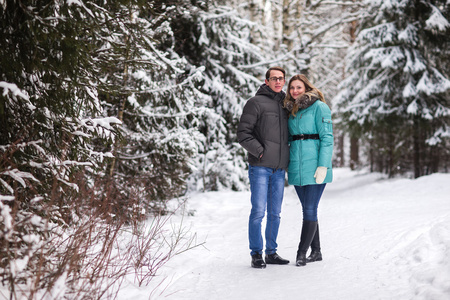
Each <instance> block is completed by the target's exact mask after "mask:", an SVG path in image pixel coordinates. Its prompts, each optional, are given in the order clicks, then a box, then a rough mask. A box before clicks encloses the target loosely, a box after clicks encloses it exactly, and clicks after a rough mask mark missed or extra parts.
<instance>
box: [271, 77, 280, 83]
mask: <svg viewBox="0 0 450 300" xmlns="http://www.w3.org/2000/svg"><path fill="white" fill-rule="evenodd" d="M269 80H270V81H279V82H283V81H284V77H270V78H269Z"/></svg>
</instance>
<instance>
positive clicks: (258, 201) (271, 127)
mask: <svg viewBox="0 0 450 300" xmlns="http://www.w3.org/2000/svg"><path fill="white" fill-rule="evenodd" d="M285 75H286V72H285V70H284V69H282V68H280V67H271V68H270V69H269V70H268V71H267V72H266V80H265V83H264V84H263V85H261V86H260V88H259V89H258V91H257V92H256V95H255V96H254V97H252V98H250V99H249V100H248V101H247V103H246V104H245V106H244V110H243V113H242V116H241V119H240V121H239V125H238V131H237V137H238V140H239V143H240V144H241V145H242V146H243V147H244V148H245V149H246V150H247V151H248V163H249V166H248V176H249V179H250V190H251V203H252V209H251V212H250V218H249V224H248V236H249V242H250V250H251V252H250V254H251V256H252V261H251V266H252V267H253V268H261V269H262V268H265V267H266V264H282V265H283V264H288V263H289V261H288V260H286V259H283V258H281V257H280V256H279V255H278V254H277V252H276V251H277V246H278V245H277V242H276V240H277V235H278V228H279V226H280V212H281V203H282V202H283V194H284V182H285V172H286V168H287V166H288V163H289V147H288V125H287V120H288V115H287V113H286V111H285V110H284V108H283V100H284V97H285V95H286V94H285V93H284V92H283V91H282V89H283V86H284V83H285ZM266 207H267V223H266V230H265V238H266V249H265V252H266V256H265V261H264V260H263V259H262V253H263V238H262V234H261V222H262V219H263V218H264V214H265V211H266Z"/></svg>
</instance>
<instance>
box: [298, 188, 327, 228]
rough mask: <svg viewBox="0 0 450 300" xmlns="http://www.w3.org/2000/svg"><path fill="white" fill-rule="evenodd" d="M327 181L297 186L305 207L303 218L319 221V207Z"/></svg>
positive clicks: (303, 207)
mask: <svg viewBox="0 0 450 300" xmlns="http://www.w3.org/2000/svg"><path fill="white" fill-rule="evenodd" d="M325 185H326V183H323V184H311V185H304V186H298V185H296V186H295V191H296V192H297V195H298V197H299V198H300V202H301V203H302V209H303V220H308V221H317V207H318V206H319V201H320V197H322V193H323V190H324V189H325Z"/></svg>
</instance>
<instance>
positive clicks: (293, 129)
mask: <svg viewBox="0 0 450 300" xmlns="http://www.w3.org/2000/svg"><path fill="white" fill-rule="evenodd" d="M288 126H289V141H290V156H289V157H290V161H289V168H288V182H289V184H291V185H299V186H303V185H309V184H316V179H315V178H314V173H315V172H316V169H317V167H319V166H321V167H327V168H328V171H327V176H326V177H325V181H324V182H323V183H330V182H331V181H332V180H333V173H332V168H331V157H332V155H333V144H334V141H333V124H332V122H331V111H330V108H329V107H328V105H327V104H326V103H324V102H322V101H319V100H318V101H316V102H314V104H312V105H311V106H309V107H307V108H305V109H300V110H299V111H298V112H297V114H296V116H295V117H294V116H292V115H291V116H290V117H289V120H288ZM300 134H319V138H320V139H319V140H312V139H307V140H296V141H294V140H292V136H294V135H300Z"/></svg>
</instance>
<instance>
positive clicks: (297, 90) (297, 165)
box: [284, 74, 333, 266]
mask: <svg viewBox="0 0 450 300" xmlns="http://www.w3.org/2000/svg"><path fill="white" fill-rule="evenodd" d="M284 106H285V107H286V108H287V109H288V111H289V112H290V116H289V121H288V126H289V141H290V162H289V168H288V181H289V184H291V185H294V186H295V191H296V192H297V195H298V197H299V198H300V202H301V204H302V210H303V226H302V231H301V236H300V244H299V245H298V250H297V259H296V265H297V266H304V265H306V263H307V262H314V261H320V260H322V253H321V251H320V240H319V227H318V219H317V207H318V206H319V201H320V197H321V196H322V193H323V190H324V189H325V185H326V184H327V183H329V182H331V181H332V170H331V156H332V153H333V126H332V122H331V111H330V108H329V107H328V105H327V104H326V102H325V99H324V96H323V94H322V92H321V91H320V90H319V89H317V88H316V87H315V86H314V85H313V84H312V83H311V82H310V81H309V80H308V78H306V76H305V75H303V74H299V75H295V76H294V77H292V78H291V80H290V81H289V85H288V93H287V96H286V99H285V100H284ZM310 246H311V250H312V251H311V254H310V256H309V257H308V258H306V252H307V251H308V249H309V247H310Z"/></svg>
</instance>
